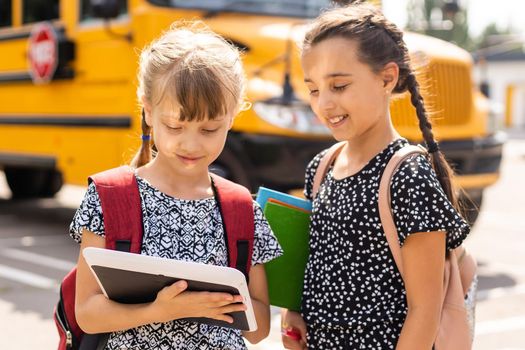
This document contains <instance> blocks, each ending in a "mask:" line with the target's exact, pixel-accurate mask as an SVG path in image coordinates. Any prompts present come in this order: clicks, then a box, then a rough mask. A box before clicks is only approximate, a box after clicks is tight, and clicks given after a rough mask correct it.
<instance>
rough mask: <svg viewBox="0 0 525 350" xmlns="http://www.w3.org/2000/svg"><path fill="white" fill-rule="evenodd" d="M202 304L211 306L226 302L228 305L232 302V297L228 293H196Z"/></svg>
mask: <svg viewBox="0 0 525 350" xmlns="http://www.w3.org/2000/svg"><path fill="white" fill-rule="evenodd" d="M196 294H198V296H199V298H200V299H201V302H202V303H207V304H210V305H212V306H216V305H215V304H219V303H224V302H227V303H229V304H231V303H233V302H234V300H235V299H234V298H233V295H231V294H228V293H215V292H196Z"/></svg>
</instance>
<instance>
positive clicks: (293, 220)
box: [264, 201, 310, 311]
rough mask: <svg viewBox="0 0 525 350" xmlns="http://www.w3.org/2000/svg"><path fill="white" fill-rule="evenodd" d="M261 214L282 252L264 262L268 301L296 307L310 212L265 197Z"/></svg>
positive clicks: (304, 259) (304, 265)
mask: <svg viewBox="0 0 525 350" xmlns="http://www.w3.org/2000/svg"><path fill="white" fill-rule="evenodd" d="M264 215H265V216H266V219H267V220H268V222H269V224H270V227H271V228H272V231H273V233H274V234H275V236H276V238H277V240H278V241H279V244H280V245H281V247H282V249H283V251H284V254H283V255H282V256H280V257H278V258H276V259H274V260H272V261H269V262H268V263H266V264H265V269H266V277H267V280H268V294H269V297H270V304H271V305H275V306H280V307H283V308H286V309H289V310H294V311H299V310H300V308H301V297H302V291H303V280H304V272H305V268H306V263H307V260H308V254H309V249H308V243H309V242H308V241H309V226H310V213H309V212H307V211H305V210H304V208H302V207H301V208H294V207H293V206H290V205H289V203H288V204H287V205H282V204H280V203H275V202H272V201H266V204H265V206H264Z"/></svg>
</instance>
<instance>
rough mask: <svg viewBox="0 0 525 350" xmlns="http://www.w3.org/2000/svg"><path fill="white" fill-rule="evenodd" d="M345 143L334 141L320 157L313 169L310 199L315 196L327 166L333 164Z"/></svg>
mask: <svg viewBox="0 0 525 350" xmlns="http://www.w3.org/2000/svg"><path fill="white" fill-rule="evenodd" d="M345 144H346V142H345V141H342V142H338V143H336V144H335V145H332V147H330V148H329V149H328V151H327V152H326V153H325V155H324V156H323V158H321V161H320V162H319V166H318V167H317V170H316V171H315V175H314V181H313V185H312V200H313V199H314V198H315V197H316V196H317V192H319V187H320V186H321V183H322V182H323V179H324V177H325V175H326V172H327V171H328V168H330V166H331V165H332V164H333V162H334V161H335V159H336V158H337V156H338V155H339V153H341V150H342V149H343V147H344V145H345Z"/></svg>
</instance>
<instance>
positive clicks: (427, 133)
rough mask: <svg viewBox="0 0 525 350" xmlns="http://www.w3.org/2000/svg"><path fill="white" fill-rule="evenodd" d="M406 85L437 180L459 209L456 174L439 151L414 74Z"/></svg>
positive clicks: (407, 80) (408, 77)
mask: <svg viewBox="0 0 525 350" xmlns="http://www.w3.org/2000/svg"><path fill="white" fill-rule="evenodd" d="M406 84H407V88H408V91H409V92H410V101H411V102H412V104H413V105H414V107H415V108H416V115H417V118H418V120H419V129H421V133H422V134H423V139H424V140H425V143H426V144H427V149H428V151H429V154H430V161H431V163H432V167H433V168H434V171H435V172H436V175H437V178H438V180H439V183H440V184H441V187H442V188H443V190H444V191H445V194H446V195H447V197H448V199H449V200H450V202H451V203H452V205H453V206H454V207H456V208H457V209H460V208H459V205H458V200H457V195H456V189H455V188H454V183H453V182H452V177H453V175H454V172H453V171H452V169H451V168H450V165H449V164H448V162H447V160H446V159H445V157H444V156H443V153H441V151H440V150H439V146H438V143H437V142H436V140H435V139H434V133H433V132H432V124H431V123H430V121H429V120H428V117H427V112H426V109H425V104H424V102H423V97H422V96H421V94H420V92H419V84H418V82H417V80H416V76H415V75H414V73H410V74H409V75H408V76H407V79H406Z"/></svg>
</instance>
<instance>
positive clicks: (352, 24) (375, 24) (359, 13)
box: [302, 3, 458, 207]
mask: <svg viewBox="0 0 525 350" xmlns="http://www.w3.org/2000/svg"><path fill="white" fill-rule="evenodd" d="M334 37H342V38H347V39H350V40H355V41H356V42H357V44H358V48H359V52H358V53H357V57H358V59H359V60H360V62H362V63H364V64H367V65H368V66H370V67H371V69H372V70H373V71H374V72H375V73H379V72H380V71H382V69H383V68H384V67H385V65H386V64H388V63H390V62H394V63H395V64H397V66H398V67H399V79H398V82H397V85H396V86H395V88H394V90H393V92H394V93H402V92H405V91H407V90H408V91H409V92H410V95H411V98H410V100H411V102H412V104H413V105H414V107H415V108H416V114H417V118H418V120H419V128H420V129H421V133H422V134H423V139H424V140H425V143H426V145H427V149H428V151H429V154H430V158H431V163H432V166H433V168H434V171H435V172H436V174H437V177H438V180H439V182H440V184H441V186H442V187H443V190H444V191H445V193H446V195H447V197H448V198H449V200H450V201H451V202H452V203H453V205H454V206H455V207H458V203H457V196H456V191H455V189H454V187H453V182H452V177H453V171H452V169H451V168H450V166H449V165H448V163H447V161H446V160H445V157H444V156H443V154H442V153H441V152H440V151H439V147H438V144H437V142H436V140H435V139H434V134H433V132H432V124H431V123H430V121H429V119H428V117H427V111H426V109H425V104H424V102H423V97H422V96H421V94H420V92H419V83H418V82H417V80H416V76H415V73H414V71H413V70H412V68H411V66H410V57H409V54H408V49H407V46H406V44H405V42H404V41H403V32H402V31H401V30H400V29H399V28H398V27H397V26H396V25H395V24H394V23H392V22H390V21H389V20H387V19H386V18H385V16H384V15H383V13H382V12H381V11H380V10H379V9H377V8H376V7H374V6H372V5H367V4H362V3H358V4H353V5H349V6H346V7H341V8H335V9H331V10H328V11H326V12H324V13H323V14H321V16H319V17H318V18H317V19H316V20H315V21H314V23H313V24H312V27H311V28H310V29H309V30H308V32H307V33H306V36H305V38H304V41H303V45H302V51H303V53H304V52H307V51H308V49H310V48H311V47H313V46H315V45H316V44H317V43H320V42H321V41H324V40H326V39H330V38H334Z"/></svg>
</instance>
